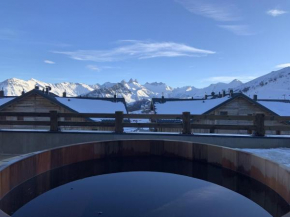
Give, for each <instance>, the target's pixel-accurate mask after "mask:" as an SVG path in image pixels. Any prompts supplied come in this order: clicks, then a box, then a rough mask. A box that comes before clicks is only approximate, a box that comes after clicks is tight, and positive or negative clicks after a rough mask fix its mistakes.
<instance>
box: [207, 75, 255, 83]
mask: <svg viewBox="0 0 290 217" xmlns="http://www.w3.org/2000/svg"><path fill="white" fill-rule="evenodd" d="M255 78H257V77H255V76H217V77H209V78H206V79H203V80H202V82H212V83H218V82H223V83H229V82H231V81H233V80H235V79H238V80H240V81H242V82H247V81H250V80H253V79H255Z"/></svg>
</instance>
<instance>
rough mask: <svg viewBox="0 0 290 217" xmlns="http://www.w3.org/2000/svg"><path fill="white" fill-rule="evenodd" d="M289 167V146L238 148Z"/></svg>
mask: <svg viewBox="0 0 290 217" xmlns="http://www.w3.org/2000/svg"><path fill="white" fill-rule="evenodd" d="M239 150H241V151H246V152H249V153H252V154H255V155H257V156H260V157H263V158H267V159H269V160H271V161H274V162H277V163H278V164H282V165H284V166H286V167H290V148H271V149H239Z"/></svg>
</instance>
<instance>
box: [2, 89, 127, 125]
mask: <svg viewBox="0 0 290 217" xmlns="http://www.w3.org/2000/svg"><path fill="white" fill-rule="evenodd" d="M2 91H3V90H2ZM50 111H57V112H59V113H115V112H116V111H123V113H124V114H127V113H128V111H127V106H126V102H125V100H124V98H117V97H116V96H115V97H113V98H87V97H66V94H65V93H64V95H63V97H59V96H57V95H55V94H53V93H51V92H49V91H48V90H46V91H41V90H39V89H38V88H36V89H33V90H31V91H29V92H27V93H23V94H22V95H21V96H17V97H9V96H4V93H3V92H1V93H0V112H33V113H49V112H50ZM0 118H1V120H2V121H5V120H7V121H9V120H10V121H16V120H17V121H49V118H48V117H23V116H19V117H17V116H15V117H10V116H9V117H5V116H1V117H0ZM60 121H72V122H87V121H88V122H92V121H98V122H108V121H114V120H110V119H105V118H104V119H96V118H69V117H63V118H60ZM0 129H44V130H46V129H49V127H45V126H43V127H42V126H21V125H8V126H7V125H5V126H0ZM66 129H77V130H100V131H102V130H104V131H105V130H113V128H112V127H87V126H86V127H74V128H72V127H62V129H61V130H66Z"/></svg>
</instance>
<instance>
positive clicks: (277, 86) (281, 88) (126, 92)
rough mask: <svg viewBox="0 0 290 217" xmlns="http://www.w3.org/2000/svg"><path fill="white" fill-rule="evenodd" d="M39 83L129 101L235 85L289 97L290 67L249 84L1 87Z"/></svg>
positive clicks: (11, 92) (17, 90)
mask: <svg viewBox="0 0 290 217" xmlns="http://www.w3.org/2000/svg"><path fill="white" fill-rule="evenodd" d="M35 85H38V86H39V87H40V89H42V88H45V87H46V86H50V87H51V92H52V93H55V94H57V95H60V96H61V95H62V93H63V92H64V91H65V92H66V93H67V96H79V95H82V96H88V97H113V96H114V95H115V94H117V96H118V97H121V96H122V97H124V98H125V100H126V102H127V103H134V102H136V101H139V100H143V99H148V100H149V99H151V98H152V97H161V96H162V95H164V97H168V98H189V97H190V98H191V97H195V98H202V97H203V96H204V95H205V94H207V95H210V94H211V93H212V92H215V93H218V92H221V91H222V90H226V91H227V90H229V89H233V90H234V91H235V92H243V93H245V94H246V95H248V96H250V97H252V95H254V94H258V97H259V98H260V99H261V98H264V99H268V98H276V99H283V98H284V97H285V98H286V99H289V98H290V67H288V68H284V69H281V70H278V71H274V72H271V73H269V74H267V75H264V76H261V77H259V78H256V79H254V80H252V81H250V82H247V83H245V84H243V83H242V82H241V81H239V80H237V79H235V80H233V81H232V82H230V83H228V84H226V83H216V84H211V85H209V86H208V87H205V88H195V87H193V86H185V87H178V88H172V87H170V86H168V85H166V84H165V83H162V82H153V83H148V82H147V83H145V84H144V85H142V84H140V83H139V82H138V81H137V80H136V79H130V80H129V81H125V80H122V81H121V82H119V83H110V82H106V83H104V84H103V85H99V84H95V85H88V84H82V83H70V82H62V83H56V84H52V83H45V82H42V81H38V80H35V79H30V80H28V81H24V80H20V79H17V78H11V79H7V80H5V81H3V82H2V83H0V89H2V88H3V90H4V91H5V95H8V96H17V95H18V96H19V95H21V93H22V91H23V90H24V91H25V92H27V91H29V90H31V89H33V88H34V87H35Z"/></svg>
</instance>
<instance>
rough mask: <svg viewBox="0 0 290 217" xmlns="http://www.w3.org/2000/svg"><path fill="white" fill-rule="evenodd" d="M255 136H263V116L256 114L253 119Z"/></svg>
mask: <svg viewBox="0 0 290 217" xmlns="http://www.w3.org/2000/svg"><path fill="white" fill-rule="evenodd" d="M254 126H255V128H256V130H255V133H254V135H255V136H265V115H264V114H256V115H255V119H254Z"/></svg>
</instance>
